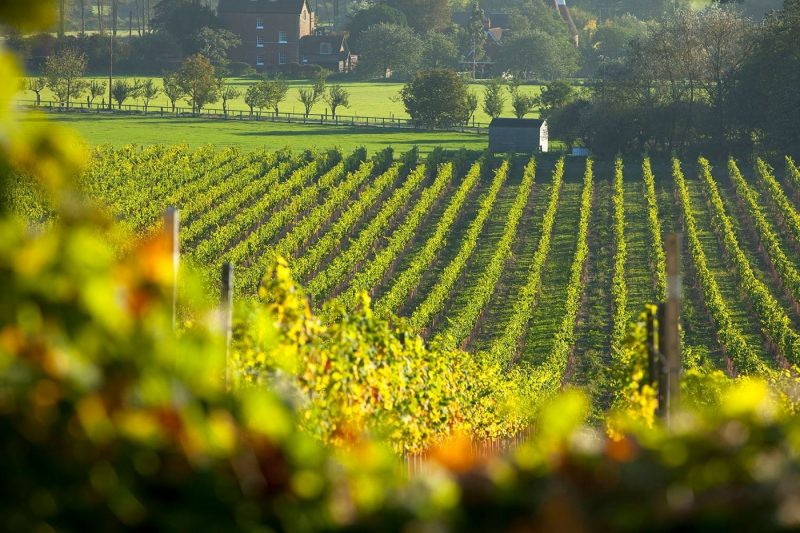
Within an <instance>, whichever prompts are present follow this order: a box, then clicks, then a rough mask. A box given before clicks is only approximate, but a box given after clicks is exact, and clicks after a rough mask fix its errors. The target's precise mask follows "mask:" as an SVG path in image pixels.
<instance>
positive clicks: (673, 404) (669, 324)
mask: <svg viewBox="0 0 800 533" xmlns="http://www.w3.org/2000/svg"><path fill="white" fill-rule="evenodd" d="M665 248H666V255H667V268H666V270H667V302H666V304H664V312H663V322H662V324H663V325H662V326H661V331H660V333H661V335H659V337H660V338H659V345H660V351H661V353H662V354H663V357H664V367H665V371H666V372H664V373H665V374H666V380H665V381H666V383H665V385H666V387H665V391H664V392H665V393H666V394H665V396H666V397H665V400H666V402H665V406H664V408H663V413H664V414H665V415H666V417H667V421H668V423H669V421H670V419H671V417H672V415H674V414H675V412H676V410H677V408H678V404H679V401H680V398H679V396H680V390H681V383H680V377H681V338H680V332H679V329H678V324H679V322H680V308H681V305H680V302H681V276H680V234H675V233H673V234H670V235H667V238H666V241H665ZM659 394H660V393H659Z"/></svg>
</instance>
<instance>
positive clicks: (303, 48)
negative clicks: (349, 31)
mask: <svg viewBox="0 0 800 533" xmlns="http://www.w3.org/2000/svg"><path fill="white" fill-rule="evenodd" d="M322 43H329V44H330V45H331V53H330V54H320V53H319V45H320V44H322ZM349 54H350V48H349V47H348V46H347V35H345V34H343V33H329V34H326V35H306V36H305V37H303V38H301V39H300V55H301V56H303V57H305V58H306V59H307V60H308V62H309V63H320V62H325V63H327V62H330V61H338V60H341V59H347V56H348V55H349Z"/></svg>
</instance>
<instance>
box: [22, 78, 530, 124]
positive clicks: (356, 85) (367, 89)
mask: <svg viewBox="0 0 800 533" xmlns="http://www.w3.org/2000/svg"><path fill="white" fill-rule="evenodd" d="M89 79H97V80H100V81H105V82H106V83H108V78H87V80H89ZM127 79H129V80H133V79H134V77H127ZM138 79H142V80H144V79H147V78H146V77H141V78H138ZM153 79H154V80H155V81H156V83H157V84H158V86H159V87H161V78H153ZM254 82H255V80H254V79H252V78H231V79H230V80H229V82H228V83H230V84H231V85H234V86H236V87H237V88H238V89H239V91H240V92H241V93H242V94H241V95H240V96H239V97H238V98H237V99H236V100H235V101H233V102H231V103H230V109H231V110H236V111H239V110H248V107H247V105H246V104H245V103H244V92H245V90H246V89H247V86H248V85H250V84H252V83H254ZM332 83H335V82H333V81H331V82H330V84H332ZM289 84H290V86H291V88H290V89H289V94H288V95H287V96H286V100H284V101H283V102H282V103H281V105H280V108H279V110H280V111H281V112H294V113H302V112H303V105H302V104H301V103H300V101H299V100H298V90H299V89H300V88H303V87H308V86H309V85H310V82H308V81H290V82H289ZM341 85H342V86H344V87H345V88H346V89H347V90H348V91H349V93H350V107H349V108H346V109H341V108H340V109H339V110H338V114H339V115H347V116H350V115H358V116H370V117H387V118H388V117H392V116H394V117H396V118H408V115H407V114H406V112H405V109H404V108H403V102H402V101H400V99H399V96H398V94H399V92H400V89H401V88H402V87H403V84H402V83H388V82H386V83H384V82H380V81H372V82H348V83H342V84H341ZM106 90H108V88H107V87H106ZM470 90H471V91H472V92H474V93H476V94H477V95H478V111H477V112H476V113H475V120H476V121H477V122H488V121H489V117H488V116H487V115H486V113H484V112H483V110H482V109H481V106H482V103H483V85H480V84H471V85H470ZM522 90H523V92H525V93H529V94H539V92H540V91H541V87H540V86H538V85H526V86H524V87H523V88H522ZM504 94H505V95H506V105H505V112H504V113H503V116H508V117H511V116H513V112H512V110H511V98H510V96H509V95H508V92H507V91H504ZM19 98H21V99H25V100H35V98H36V95H35V94H34V93H33V92H31V91H22V92H20V93H19ZM53 99H54V98H53V93H52V92H51V91H50V89H49V88H48V89H45V90H44V91H43V92H42V100H45V101H47V100H53ZM102 99H103V97H100V98H98V99H97V100H96V103H98V104H99V103H100V102H101V101H102ZM80 100H81V101H83V102H85V101H86V95H85V94H84V95H83V97H82V98H81V99H80ZM105 101H106V102H107V101H108V95H107V94H106V96H105ZM125 104H137V105H141V102H140V101H139V100H138V99H137V100H134V99H130V100H126V101H125ZM114 105H115V106H116V104H114ZM150 105H151V106H152V107H154V108H161V107H162V106H163V107H165V108H170V103H169V100H168V99H167V97H166V96H164V95H163V94H160V95H159V96H158V97H157V98H156V99H155V100H153V101H152V102H151V103H150ZM178 105H180V106H183V107H187V106H188V104H187V103H186V101H185V100H183V99H181V101H180V103H179V104H178ZM208 107H211V108H219V109H221V108H222V103H221V102H217V103H216V104H212V105H210V106H208ZM326 108H327V106H326V104H325V103H324V102H320V103H319V104H317V105H315V106H314V108H313V110H312V113H325V112H326ZM538 115H539V113H538V111H537V112H533V113H530V114H529V115H527V117H528V118H536V117H537V116H538Z"/></svg>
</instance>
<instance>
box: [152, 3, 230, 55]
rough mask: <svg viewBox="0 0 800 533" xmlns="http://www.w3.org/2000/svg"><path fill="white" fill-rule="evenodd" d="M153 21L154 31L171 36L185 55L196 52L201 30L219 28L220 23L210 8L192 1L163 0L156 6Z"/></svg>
mask: <svg viewBox="0 0 800 533" xmlns="http://www.w3.org/2000/svg"><path fill="white" fill-rule="evenodd" d="M154 11H155V13H154V16H153V19H152V21H151V26H152V28H153V29H154V30H157V31H163V32H166V33H167V34H169V35H171V36H172V37H173V38H174V39H175V40H176V41H177V42H178V43H179V44H180V45H181V48H182V50H183V52H184V53H192V52H195V51H196V48H195V37H196V35H197V32H198V31H200V29H201V28H214V29H216V28H219V27H220V22H219V19H218V18H217V15H216V13H215V12H214V10H213V9H211V8H210V7H207V6H205V5H203V4H201V3H200V2H195V1H191V0H161V1H160V2H159V3H157V4H155V9H154Z"/></svg>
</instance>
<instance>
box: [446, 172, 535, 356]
mask: <svg viewBox="0 0 800 533" xmlns="http://www.w3.org/2000/svg"><path fill="white" fill-rule="evenodd" d="M503 165H504V166H505V167H506V172H508V165H509V163H508V161H507V160H506V161H504V162H503ZM535 179H536V161H535V159H531V160H530V161H529V162H528V164H527V165H526V166H525V170H524V172H523V175H522V182H521V183H520V185H519V190H518V191H517V195H516V197H515V198H514V203H513V204H512V205H511V209H510V210H509V212H508V217H507V219H506V225H505V229H504V230H503V234H502V236H501V237H500V241H499V242H498V243H497V247H496V248H495V251H494V254H493V255H492V257H491V259H490V260H489V264H488V265H486V269H485V270H484V271H483V273H482V275H481V277H480V279H479V280H478V283H477V284H476V285H474V286H473V287H471V288H470V289H469V297H468V298H467V304H466V306H465V307H464V308H463V309H461V312H460V313H458V315H457V316H455V317H453V320H452V321H451V322H450V324H449V325H448V326H447V328H445V330H444V331H443V332H442V337H443V338H444V339H446V340H445V343H446V344H449V345H451V346H453V347H455V346H458V345H460V344H461V343H462V342H463V341H464V340H465V339H466V338H467V337H468V336H469V335H470V333H471V332H472V330H473V329H474V328H475V323H476V322H477V320H478V317H479V316H480V313H481V311H482V310H483V308H484V307H485V306H486V304H487V303H489V300H490V299H491V297H492V294H493V293H494V288H495V285H497V281H498V280H499V279H500V274H502V272H503V267H504V266H505V263H506V261H507V260H508V258H509V257H511V245H512V244H513V243H514V239H515V238H516V236H517V226H518V225H519V221H520V219H521V218H522V214H523V213H524V212H525V205H526V204H527V203H528V197H529V196H530V194H531V191H532V190H533V183H534V180H535Z"/></svg>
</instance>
